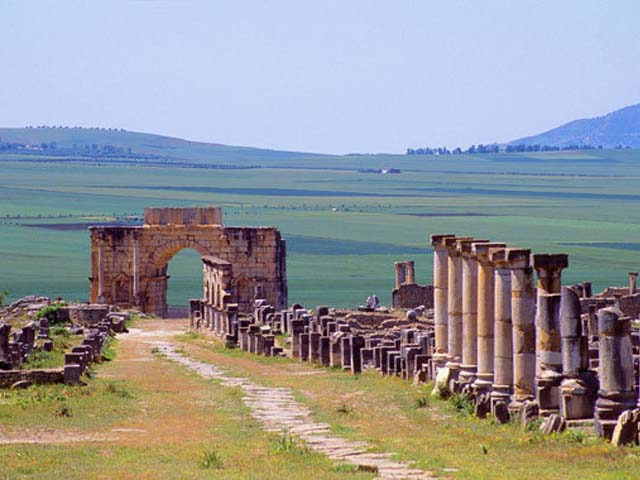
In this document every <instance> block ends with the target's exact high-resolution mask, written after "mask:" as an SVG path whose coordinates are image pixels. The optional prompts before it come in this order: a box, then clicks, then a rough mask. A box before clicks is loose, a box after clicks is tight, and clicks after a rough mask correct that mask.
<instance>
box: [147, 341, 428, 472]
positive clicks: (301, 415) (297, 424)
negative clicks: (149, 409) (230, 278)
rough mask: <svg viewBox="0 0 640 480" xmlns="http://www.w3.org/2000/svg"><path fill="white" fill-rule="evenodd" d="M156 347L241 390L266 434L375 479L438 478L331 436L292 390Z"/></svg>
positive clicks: (362, 444) (170, 348) (165, 346)
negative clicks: (285, 437) (290, 439)
mask: <svg viewBox="0 0 640 480" xmlns="http://www.w3.org/2000/svg"><path fill="white" fill-rule="evenodd" d="M155 345H156V347H157V348H158V349H159V351H160V353H162V354H163V355H165V356H166V357H167V358H168V359H170V360H172V361H174V362H177V363H179V364H181V365H184V366H185V367H187V368H189V369H191V370H194V371H196V372H197V373H199V374H200V375H201V376H203V377H205V378H209V379H214V380H219V381H220V383H221V384H222V385H223V386H228V387H239V388H240V389H242V391H243V393H244V395H243V397H242V400H243V402H244V403H245V404H246V405H247V406H248V407H249V409H250V410H251V415H252V416H253V417H254V418H255V419H256V420H258V421H259V422H260V423H261V424H262V426H263V428H264V430H266V431H269V432H281V431H283V430H285V431H289V432H290V433H291V434H294V435H297V436H298V437H299V438H300V439H302V440H303V441H304V442H305V443H306V444H307V446H308V447H309V448H310V449H311V450H313V451H315V452H318V453H322V454H324V455H326V456H327V457H329V458H331V459H333V460H336V461H340V462H344V463H349V464H352V465H355V466H357V467H359V468H361V469H362V470H368V471H374V472H377V475H378V476H377V477H376V478H380V479H415V480H430V479H435V478H436V477H435V476H434V475H433V474H432V473H430V472H426V471H424V470H420V469H417V468H413V467H411V466H410V465H409V464H407V463H405V462H400V461H396V460H392V459H391V455H390V454H388V453H373V452H369V451H368V450H369V449H370V448H371V445H369V444H368V443H367V442H359V441H354V440H347V439H345V438H342V437H339V436H337V435H334V434H332V433H331V431H330V429H329V425H327V424H325V423H320V422H316V421H315V420H313V418H312V417H311V413H310V412H309V410H308V409H307V408H306V407H305V406H304V405H303V404H301V403H300V402H298V401H296V400H295V399H294V397H293V391H292V390H291V389H290V388H281V387H280V388H269V387H264V386H262V385H259V384H257V383H254V382H253V381H251V380H249V379H247V378H241V377H233V376H230V375H228V374H227V373H226V372H225V371H224V370H223V369H221V368H219V367H217V366H215V365H212V364H210V363H206V362H200V361H198V360H195V359H193V358H189V357H186V356H184V355H183V354H181V353H180V352H179V351H178V350H177V348H176V346H175V345H172V344H170V343H164V342H162V343H160V342H159V343H156V344H155Z"/></svg>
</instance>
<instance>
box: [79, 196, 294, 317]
mask: <svg viewBox="0 0 640 480" xmlns="http://www.w3.org/2000/svg"><path fill="white" fill-rule="evenodd" d="M89 230H90V232H91V277H90V278H89V281H90V285H91V301H92V302H95V303H109V304H114V305H118V306H120V307H123V308H139V309H140V310H142V311H143V312H146V313H153V314H156V315H161V316H164V315H166V313H167V280H168V278H169V277H168V276H167V267H168V263H169V261H170V260H171V258H173V256H174V255H175V254H176V253H178V252H179V251H180V250H183V249H185V248H191V249H193V250H196V251H197V252H199V253H200V255H201V256H202V258H203V271H204V272H205V273H206V271H207V268H210V266H211V265H212V264H220V265H224V270H225V277H224V280H225V285H224V288H225V292H226V295H227V296H228V297H230V298H228V299H227V300H228V301H229V302H231V303H236V304H238V305H239V306H240V308H241V309H243V310H245V309H246V310H249V309H250V308H251V306H252V305H253V300H254V299H255V298H264V299H267V300H268V301H269V302H270V303H271V304H274V305H278V306H279V307H280V308H286V306H287V273H286V247H285V241H284V240H283V239H282V238H281V236H280V232H279V231H278V229H277V228H275V227H226V226H224V225H223V224H222V210H221V209H220V208H218V207H206V208H146V209H145V210H144V224H143V225H142V226H96V227H90V228H89ZM205 260H206V261H205ZM207 266H209V267H207ZM205 279H206V275H205ZM209 283H210V282H209ZM213 287H214V286H212V285H210V284H208V283H205V286H204V290H205V292H204V296H205V297H206V296H207V293H208V291H209V290H211V289H212V288H213Z"/></svg>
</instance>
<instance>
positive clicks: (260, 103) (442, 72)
mask: <svg viewBox="0 0 640 480" xmlns="http://www.w3.org/2000/svg"><path fill="white" fill-rule="evenodd" d="M0 18H1V19H2V21H1V25H2V27H1V28H0V62H2V63H1V64H2V68H1V69H0V126H24V125H32V124H33V125H39V124H47V125H83V126H106V127H122V128H126V129H128V130H138V131H147V132H154V133H161V134H166V135H174V136H180V137H185V138H189V139H195V140H203V141H211V142H219V143H227V144H233V145H252V146H260V147H271V148H278V149H291V150H305V151H316V152H332V153H347V152H402V151H404V149H406V147H417V146H423V145H429V146H436V145H447V146H450V147H453V146H457V145H460V146H468V145H469V144H472V143H488V142H491V141H507V140H511V139H513V138H517V137H520V136H524V135H529V134H533V133H537V132H539V131H542V130H546V129H548V128H551V127H554V126H557V125H559V124H562V123H564V122H566V121H570V120H573V119H575V118H580V117H587V116H595V115H600V114H604V113H607V112H609V111H611V110H614V109H617V108H620V107H622V106H626V105H629V104H633V103H639V102H640V81H639V79H640V28H638V18H640V2H637V1H622V0H620V1H612V2H603V1H589V0H580V1H577V0H576V1H570V0H567V1H558V0H556V1H545V0H538V1H524V0H523V1H517V0H512V1H507V0H505V1H481V0H474V1H441V2H434V1H428V0H423V1H402V0H393V1H392V0H388V1H376V0H362V1H356V0H353V1H351V0H337V1H332V0H297V1H284V0H282V1H281V0H269V1H257V0H255V1H242V0H232V1H215V0H210V1H189V0H182V1H151V0H147V1H130V2H120V1H109V2H106V1H103V2H97V1H91V2H81V1H75V2H67V1H63V0H56V1H44V0H43V1H26V0H22V1H11V0H3V1H0Z"/></svg>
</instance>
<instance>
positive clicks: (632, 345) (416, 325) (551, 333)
mask: <svg viewBox="0 0 640 480" xmlns="http://www.w3.org/2000/svg"><path fill="white" fill-rule="evenodd" d="M431 245H432V246H433V249H434V257H433V265H434V268H433V286H420V285H416V284H415V280H414V276H415V275H414V266H413V262H408V261H407V262H398V263H396V286H395V288H394V290H393V293H392V296H393V304H394V307H396V308H398V309H402V310H395V311H393V312H390V311H388V310H386V309H384V308H383V309H377V310H376V311H365V312H353V311H343V310H342V311H341V310H336V309H331V308H329V307H327V306H319V307H317V308H316V309H315V311H310V310H308V309H305V308H304V307H303V306H302V305H292V306H291V307H289V308H287V309H283V308H279V307H278V306H277V305H274V304H273V303H272V302H270V301H269V300H268V299H266V298H263V299H256V300H255V302H254V305H253V311H252V312H249V313H247V312H246V310H245V308H240V306H239V305H237V304H234V303H229V304H227V305H226V308H223V307H222V305H221V304H219V303H218V302H216V301H215V300H212V298H211V296H210V295H208V294H207V292H208V290H207V287H206V280H205V296H204V298H203V299H197V300H192V301H191V310H190V325H191V327H192V328H193V329H195V330H198V331H201V332H205V331H210V332H211V333H212V334H213V335H214V336H217V337H219V338H221V339H222V340H223V341H224V343H225V345H226V346H227V347H230V348H232V347H235V346H238V347H240V348H241V349H243V350H245V351H248V352H251V353H254V354H257V355H266V356H276V355H285V354H290V355H291V356H292V357H293V358H297V359H299V360H301V361H309V362H314V363H318V364H321V365H323V366H327V367H341V368H343V369H345V370H347V371H350V372H351V373H353V374H359V373H361V372H362V370H363V369H375V370H377V371H379V372H380V373H381V374H382V375H396V376H401V377H402V378H405V379H407V380H411V381H414V382H431V381H433V382H435V385H436V386H435V389H434V393H435V394H439V395H441V396H445V397H446V396H448V395H450V394H452V393H463V394H466V395H468V396H469V398H471V399H472V400H473V402H474V404H475V413H476V415H477V416H478V417H481V418H483V417H486V416H492V417H493V418H494V419H495V420H496V421H498V422H502V423H504V422H508V421H511V420H514V419H515V420H517V421H519V422H522V424H523V425H526V424H528V423H529V422H531V421H532V420H534V419H535V418H542V419H543V423H542V427H541V429H542V430H543V431H544V432H546V433H551V432H553V431H559V430H563V429H564V428H566V427H567V426H569V427H589V426H593V427H594V429H595V432H596V433H597V434H598V435H600V436H603V437H606V438H609V439H612V441H613V442H614V443H616V444H625V443H630V442H637V441H638V421H639V419H640V410H637V405H638V387H639V385H638V347H639V346H640V335H639V333H638V328H637V325H636V326H635V327H634V328H632V324H631V321H632V320H637V319H638V311H639V305H640V295H639V294H638V293H636V278H637V273H634V272H632V273H631V274H630V286H629V288H624V289H621V288H609V289H607V290H605V291H604V292H603V293H602V294H599V295H593V294H592V292H591V284H590V283H589V282H585V283H581V284H577V285H570V286H562V283H561V278H562V270H563V269H565V268H567V267H568V263H569V259H568V256H567V255H565V254H537V253H533V254H532V253H531V251H530V250H528V249H524V248H510V247H508V246H507V245H506V244H505V243H497V242H490V241H489V240H481V239H474V238H471V237H458V236H455V235H450V234H447V235H432V236H431ZM203 261H204V262H205V265H206V264H207V261H208V260H207V259H206V258H204V259H203ZM213 266H215V265H212V267H213ZM216 268H218V269H220V268H221V267H220V266H217V267H216ZM227 268H228V267H227ZM205 272H206V267H205ZM206 275H207V274H206V273H205V278H206ZM536 279H537V281H536ZM431 305H433V309H431V308H430V307H431ZM364 310H367V309H364ZM398 311H400V312H404V315H405V317H404V318H402V317H401V316H399V315H398ZM281 334H285V335H286V336H287V338H288V343H287V344H279V343H278V342H277V341H276V338H277V337H278V336H279V335H281Z"/></svg>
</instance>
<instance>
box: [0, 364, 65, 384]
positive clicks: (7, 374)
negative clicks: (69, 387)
mask: <svg viewBox="0 0 640 480" xmlns="http://www.w3.org/2000/svg"><path fill="white" fill-rule="evenodd" d="M23 380H26V381H28V382H31V383H32V384H34V385H43V384H47V383H63V382H64V368H47V369H42V370H4V371H2V370H0V388H9V387H10V386H11V385H13V384H14V383H16V382H21V381H23Z"/></svg>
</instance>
